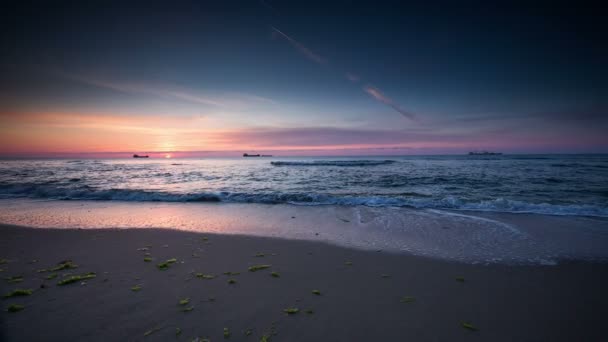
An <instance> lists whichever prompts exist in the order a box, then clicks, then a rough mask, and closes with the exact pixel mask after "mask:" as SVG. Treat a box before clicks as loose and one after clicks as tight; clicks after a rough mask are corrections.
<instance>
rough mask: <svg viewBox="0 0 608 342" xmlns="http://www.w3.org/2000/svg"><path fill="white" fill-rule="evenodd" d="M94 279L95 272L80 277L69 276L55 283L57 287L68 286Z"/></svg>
mask: <svg viewBox="0 0 608 342" xmlns="http://www.w3.org/2000/svg"><path fill="white" fill-rule="evenodd" d="M95 277H97V275H96V274H95V272H89V273H86V274H81V275H74V276H70V277H68V278H63V279H62V280H61V281H60V282H58V283H57V285H68V284H72V283H76V282H79V281H83V280H87V279H93V278H95Z"/></svg>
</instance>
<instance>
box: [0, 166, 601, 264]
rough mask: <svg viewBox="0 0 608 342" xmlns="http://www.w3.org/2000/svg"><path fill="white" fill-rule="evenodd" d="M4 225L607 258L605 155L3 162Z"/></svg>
mask: <svg viewBox="0 0 608 342" xmlns="http://www.w3.org/2000/svg"><path fill="white" fill-rule="evenodd" d="M0 223H4V224H13V225H19V226H26V227H35V228H72V229H74V228H78V229H89V228H93V229H95V228H102V229H105V228H110V229H115V228H167V229H181V230H188V231H196V232H204V233H218V234H245V235H254V236H263V237H272V238H286V239H302V240H311V241H319V242H324V243H330V244H335V245H339V246H343V247H348V248H357V249H364V250H370V251H385V252H391V253H408V254H413V255H417V256H423V257H432V258H439V259H444V260H449V261H454V262H465V263H475V264H479V263H481V264H495V263H502V264H535V265H538V264H542V265H556V264H559V263H561V262H562V261H580V260H583V261H594V262H596V261H600V262H608V155H490V156H469V155H450V156H384V157H378V156H374V157H272V158H271V157H251V158H243V157H240V158H198V159H194V158H192V159H188V158H181V159H164V158H163V159H161V158H149V159H144V158H141V159H133V158H123V159H44V160H25V159H21V160H2V161H0Z"/></svg>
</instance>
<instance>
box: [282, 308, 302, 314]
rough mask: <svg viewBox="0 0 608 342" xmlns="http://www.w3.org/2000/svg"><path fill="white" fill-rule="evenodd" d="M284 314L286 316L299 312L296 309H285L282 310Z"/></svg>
mask: <svg viewBox="0 0 608 342" xmlns="http://www.w3.org/2000/svg"><path fill="white" fill-rule="evenodd" d="M283 312H284V313H286V314H288V315H293V314H297V313H298V312H300V309H298V308H287V309H285V310H283Z"/></svg>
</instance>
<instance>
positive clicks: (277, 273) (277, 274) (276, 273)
mask: <svg viewBox="0 0 608 342" xmlns="http://www.w3.org/2000/svg"><path fill="white" fill-rule="evenodd" d="M270 275H271V276H272V277H275V278H280V277H281V274H280V273H279V272H272V273H270Z"/></svg>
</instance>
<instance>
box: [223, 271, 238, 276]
mask: <svg viewBox="0 0 608 342" xmlns="http://www.w3.org/2000/svg"><path fill="white" fill-rule="evenodd" d="M239 274H241V272H224V275H227V276H235V275H239Z"/></svg>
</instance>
